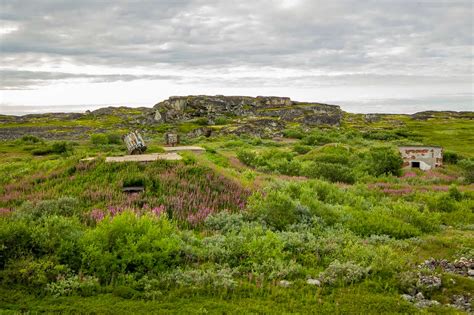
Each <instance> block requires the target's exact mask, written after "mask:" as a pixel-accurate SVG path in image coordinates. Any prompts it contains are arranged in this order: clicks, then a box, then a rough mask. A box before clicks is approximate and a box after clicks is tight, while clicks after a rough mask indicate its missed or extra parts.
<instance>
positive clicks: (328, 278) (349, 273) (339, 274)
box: [319, 260, 369, 285]
mask: <svg viewBox="0 0 474 315" xmlns="http://www.w3.org/2000/svg"><path fill="white" fill-rule="evenodd" d="M368 271H369V269H368V268H364V267H361V266H359V265H357V264H355V263H353V262H350V261H349V262H345V263H341V262H339V261H338V260H335V261H333V262H332V263H331V264H330V265H329V267H327V269H326V270H324V272H322V273H321V274H320V275H319V279H320V280H321V282H322V283H324V284H328V285H343V284H350V283H356V282H358V281H360V280H362V279H363V278H365V277H366V276H367V274H368Z"/></svg>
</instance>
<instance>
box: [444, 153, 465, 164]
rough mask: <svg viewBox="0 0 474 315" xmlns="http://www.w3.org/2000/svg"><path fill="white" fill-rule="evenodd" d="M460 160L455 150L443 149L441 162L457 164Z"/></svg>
mask: <svg viewBox="0 0 474 315" xmlns="http://www.w3.org/2000/svg"><path fill="white" fill-rule="evenodd" d="M459 160H461V157H460V156H459V154H457V153H456V152H452V151H444V152H443V162H444V163H446V164H457V163H458V162H459Z"/></svg>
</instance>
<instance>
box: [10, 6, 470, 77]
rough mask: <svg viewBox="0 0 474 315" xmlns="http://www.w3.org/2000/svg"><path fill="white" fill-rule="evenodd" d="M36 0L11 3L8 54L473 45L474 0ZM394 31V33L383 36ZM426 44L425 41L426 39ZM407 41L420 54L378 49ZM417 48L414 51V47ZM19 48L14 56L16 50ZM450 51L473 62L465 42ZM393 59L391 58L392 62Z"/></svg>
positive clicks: (287, 54)
mask: <svg viewBox="0 0 474 315" xmlns="http://www.w3.org/2000/svg"><path fill="white" fill-rule="evenodd" d="M278 3H281V2H280V1H270V0H263V1H262V0H260V1H259V0H252V1H250V0H243V1H239V2H238V3H231V2H228V1H211V0H198V1H114V2H108V1H59V2H58V1H35V2H34V3H32V2H31V1H29V2H15V1H9V2H8V3H7V4H5V3H4V4H3V8H2V10H1V11H2V12H3V13H2V18H3V19H4V20H15V21H16V22H19V23H20V28H19V30H18V31H17V32H13V33H10V34H8V35H6V36H4V38H3V40H2V49H1V51H2V54H3V55H6V56H10V57H11V56H12V55H15V56H18V55H22V54H34V55H37V56H38V57H39V56H49V57H51V58H53V59H56V60H61V59H62V58H66V57H67V58H70V59H72V60H73V61H75V62H77V63H87V64H91V63H93V64H94V63H96V64H103V65H110V66H123V65H126V66H132V67H133V66H140V65H142V66H143V65H150V66H152V65H154V64H158V63H160V64H163V63H164V64H170V65H177V66H186V67H207V66H213V67H216V66H230V65H232V66H238V65H250V66H269V65H270V66H278V67H290V68H291V67H294V68H307V67H317V68H321V69H332V70H334V69H341V68H344V69H347V68H349V69H354V71H358V70H359V69H360V68H361V67H362V68H364V67H367V66H371V67H376V68H380V64H379V63H383V64H384V65H386V63H388V66H389V67H390V68H392V69H393V68H396V67H397V66H399V65H412V66H419V65H420V64H422V63H429V64H430V65H431V66H435V67H438V66H437V65H436V64H435V63H432V60H431V59H432V58H435V57H436V56H438V55H439V54H440V53H441V54H442V51H443V47H446V46H450V47H451V46H456V47H457V46H466V45H472V34H471V32H470V30H471V29H472V28H471V26H472V18H471V17H472V4H471V2H470V1H450V2H449V3H447V2H446V3H440V2H435V1H429V2H428V1H417V2H413V1H397V2H394V1H364V2H361V1H344V0H343V1H337V2H335V3H333V2H327V1H324V2H323V1H309V0H306V1H299V2H297V3H299V4H297V5H295V6H294V7H292V8H288V9H282V8H280V7H279V6H278ZM377 40H384V43H380V42H377ZM420 44H421V45H423V47H424V48H425V49H418V47H419V46H420ZM394 46H404V47H406V49H407V50H409V51H410V54H407V55H403V54H401V55H399V56H394V55H392V56H390V58H385V57H384V56H383V54H382V55H372V56H368V55H367V52H368V51H369V52H370V51H377V50H378V49H380V50H382V51H383V50H384V49H390V48H392V47H394ZM412 53H414V55H413V54H412ZM15 56H14V57H15ZM450 57H452V58H456V57H457V58H459V59H460V60H462V61H464V62H466V61H468V60H467V59H469V56H467V55H466V54H465V50H463V49H461V48H460V49H459V50H456V49H455V50H454V51H450ZM385 68H387V67H385Z"/></svg>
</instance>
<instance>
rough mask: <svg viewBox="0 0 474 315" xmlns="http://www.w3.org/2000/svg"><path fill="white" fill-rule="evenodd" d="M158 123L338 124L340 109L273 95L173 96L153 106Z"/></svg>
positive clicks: (340, 114) (340, 115)
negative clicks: (253, 119)
mask: <svg viewBox="0 0 474 315" xmlns="http://www.w3.org/2000/svg"><path fill="white" fill-rule="evenodd" d="M154 109H155V115H154V119H155V121H156V122H159V123H161V122H167V123H173V122H182V121H187V120H192V119H195V118H199V117H206V118H208V119H210V120H211V121H212V120H214V119H215V118H218V117H256V118H272V119H276V120H281V121H284V122H298V123H302V124H305V125H311V126H316V125H322V124H327V125H339V124H340V121H341V118H342V115H343V112H342V111H341V109H340V107H339V106H335V105H327V104H320V103H303V102H295V101H292V100H291V99H290V98H288V97H274V96H258V97H249V96H223V95H216V96H205V95H199V96H173V97H170V98H169V99H167V100H165V101H163V102H160V103H158V104H156V105H155V106H154Z"/></svg>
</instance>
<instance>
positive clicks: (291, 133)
mask: <svg viewBox="0 0 474 315" xmlns="http://www.w3.org/2000/svg"><path fill="white" fill-rule="evenodd" d="M283 135H284V136H285V137H286V138H291V139H302V138H303V137H304V135H305V133H304V132H303V130H301V129H285V130H283Z"/></svg>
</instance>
